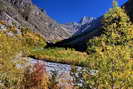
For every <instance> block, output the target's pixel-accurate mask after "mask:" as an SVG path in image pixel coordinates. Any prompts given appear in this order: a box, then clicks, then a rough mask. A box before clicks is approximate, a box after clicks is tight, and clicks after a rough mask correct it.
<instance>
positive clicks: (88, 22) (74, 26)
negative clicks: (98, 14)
mask: <svg viewBox="0 0 133 89" xmlns="http://www.w3.org/2000/svg"><path fill="white" fill-rule="evenodd" d="M100 20H101V18H93V17H87V16H84V17H83V18H81V20H80V21H79V22H72V23H67V24H64V25H63V26H64V27H65V28H67V29H69V32H70V33H71V34H72V35H78V34H81V33H82V32H85V31H86V30H87V31H90V30H92V29H94V28H96V27H98V26H100V25H101V22H100Z"/></svg>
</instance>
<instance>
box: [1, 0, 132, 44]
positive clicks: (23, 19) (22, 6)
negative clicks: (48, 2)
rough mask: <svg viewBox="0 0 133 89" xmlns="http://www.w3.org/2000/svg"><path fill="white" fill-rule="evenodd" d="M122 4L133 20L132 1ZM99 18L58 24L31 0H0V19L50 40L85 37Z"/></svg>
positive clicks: (97, 26) (85, 18)
mask: <svg viewBox="0 0 133 89" xmlns="http://www.w3.org/2000/svg"><path fill="white" fill-rule="evenodd" d="M124 6H125V9H126V11H127V13H128V14H129V16H130V17H131V20H133V19H132V18H133V11H132V9H133V1H132V0H129V1H128V2H127V3H126V4H125V5H124ZM101 19H102V16H101V17H99V18H93V17H87V16H84V17H83V18H81V20H79V22H71V23H66V24H59V23H57V22H56V21H55V20H53V19H51V18H50V17H49V16H48V15H47V13H46V11H45V10H43V9H40V8H39V7H37V6H36V5H34V4H33V3H32V0H0V20H4V21H5V22H7V23H8V24H13V23H16V26H17V27H19V26H20V25H21V26H24V27H28V28H31V29H32V31H34V32H37V33H40V34H41V35H42V36H43V37H44V38H45V39H46V41H50V42H52V41H58V40H64V39H68V38H70V39H72V37H75V36H81V37H83V38H84V37H86V38H87V35H88V34H89V33H90V32H92V31H93V30H94V29H96V28H99V27H100V26H101ZM96 32H97V31H96ZM83 34H87V35H85V36H84V35H83ZM89 36H90V34H89Z"/></svg>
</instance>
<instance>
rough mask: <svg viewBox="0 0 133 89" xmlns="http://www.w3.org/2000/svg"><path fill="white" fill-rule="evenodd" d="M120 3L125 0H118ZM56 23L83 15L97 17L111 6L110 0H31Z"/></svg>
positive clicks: (75, 19) (74, 19) (66, 21)
mask: <svg viewBox="0 0 133 89" xmlns="http://www.w3.org/2000/svg"><path fill="white" fill-rule="evenodd" d="M118 1H119V5H122V4H123V3H124V2H126V1H127V0H118ZM33 2H34V3H35V4H36V5H37V6H39V7H40V8H44V9H45V11H46V12H47V14H48V15H49V16H50V17H52V18H53V19H54V20H56V21H57V22H58V23H68V22H75V21H79V20H80V19H81V18H82V17H83V16H89V17H99V16H101V15H103V14H104V13H105V12H107V10H108V9H109V8H111V7H112V0H33Z"/></svg>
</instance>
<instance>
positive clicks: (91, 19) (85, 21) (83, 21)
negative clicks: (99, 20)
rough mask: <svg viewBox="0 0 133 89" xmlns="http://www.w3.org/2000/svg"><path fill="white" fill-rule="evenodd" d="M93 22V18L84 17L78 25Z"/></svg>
mask: <svg viewBox="0 0 133 89" xmlns="http://www.w3.org/2000/svg"><path fill="white" fill-rule="evenodd" d="M93 20H94V18H93V17H87V16H84V17H83V18H81V20H80V21H79V23H80V24H82V25H83V24H86V23H90V22H92V21H93Z"/></svg>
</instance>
